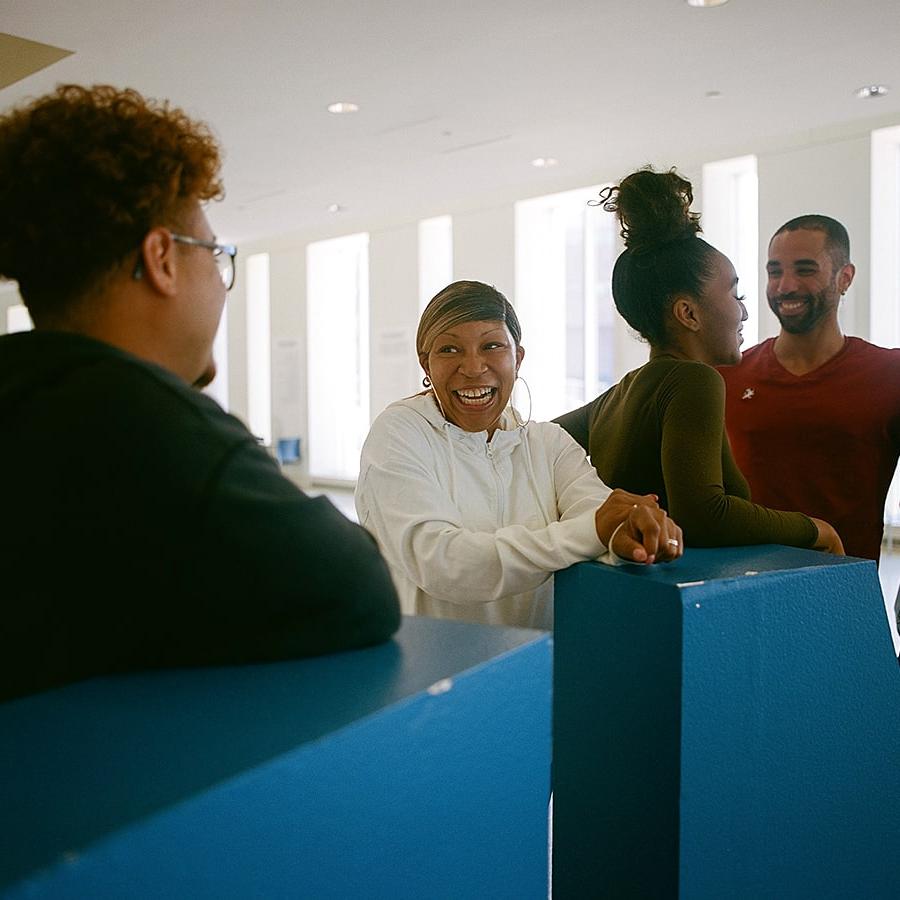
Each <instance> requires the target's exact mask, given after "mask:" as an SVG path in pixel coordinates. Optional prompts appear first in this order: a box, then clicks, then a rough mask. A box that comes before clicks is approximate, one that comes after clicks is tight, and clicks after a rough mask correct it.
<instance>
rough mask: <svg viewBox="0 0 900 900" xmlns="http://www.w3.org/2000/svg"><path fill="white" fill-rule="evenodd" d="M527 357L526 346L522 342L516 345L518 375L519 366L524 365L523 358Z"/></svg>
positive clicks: (517, 372) (517, 371)
mask: <svg viewBox="0 0 900 900" xmlns="http://www.w3.org/2000/svg"><path fill="white" fill-rule="evenodd" d="M523 359H525V348H524V347H523V346H522V345H521V344H517V345H516V375H518V374H519V366H521V365H522V360H523Z"/></svg>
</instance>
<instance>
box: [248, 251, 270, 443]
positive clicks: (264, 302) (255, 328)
mask: <svg viewBox="0 0 900 900" xmlns="http://www.w3.org/2000/svg"><path fill="white" fill-rule="evenodd" d="M270 303H271V300H270V296H269V254H268V253H255V254H254V255H253V256H249V257H248V258H247V418H248V419H249V424H250V431H252V432H253V434H255V435H256V437H257V438H259V439H260V440H261V441H262V443H263V444H265V445H266V446H270V445H271V443H272V345H271V336H270V326H269V319H270Z"/></svg>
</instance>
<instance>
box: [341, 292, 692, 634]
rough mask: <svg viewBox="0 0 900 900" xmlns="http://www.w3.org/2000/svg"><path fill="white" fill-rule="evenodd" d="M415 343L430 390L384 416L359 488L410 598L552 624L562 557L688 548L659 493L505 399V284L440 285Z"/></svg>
mask: <svg viewBox="0 0 900 900" xmlns="http://www.w3.org/2000/svg"><path fill="white" fill-rule="evenodd" d="M416 351H417V353H418V356H419V362H420V363H421V366H422V369H423V370H424V372H425V379H424V384H425V386H426V388H427V390H426V391H425V392H423V393H422V394H418V395H416V396H414V397H408V398H407V399H405V400H401V401H399V402H397V403H394V404H392V405H391V406H389V407H388V408H387V409H386V410H385V411H384V412H383V413H382V414H381V415H380V416H379V417H378V418H377V419H376V420H375V422H374V424H373V425H372V430H371V431H370V432H369V436H368V438H367V439H366V443H365V446H364V447H363V452H362V461H361V465H360V478H359V483H358V487H357V494H356V506H357V511H358V513H359V520H360V522H361V523H362V524H363V525H365V526H366V527H367V528H368V529H369V530H370V531H371V532H372V533H373V534H374V535H375V537H376V538H377V540H378V543H379V546H380V547H381V550H382V553H383V554H384V556H385V558H386V559H387V560H388V563H389V565H390V567H391V573H392V575H393V577H394V581H395V583H396V585H397V587H398V591H399V593H400V595H401V602H402V604H403V608H404V611H405V612H407V613H413V612H414V613H420V614H425V615H434V616H440V617H444V618H455V619H468V620H471V621H479V622H487V623H491V624H504V625H520V626H526V627H536V628H550V627H552V621H553V606H552V599H553V587H552V579H551V575H552V573H553V572H555V571H557V570H558V569H563V568H566V567H567V566H569V565H571V564H572V563H575V562H580V561H581V560H585V559H601V560H602V561H605V562H616V561H623V560H624V561H634V562H640V563H650V562H654V561H657V560H659V561H663V560H669V559H674V558H675V557H677V556H679V555H681V531H680V529H679V528H678V527H677V526H676V525H675V524H674V523H673V522H672V521H671V519H669V518H668V517H667V516H666V515H665V513H663V512H662V510H660V509H659V507H658V504H657V503H656V498H655V497H653V496H639V495H636V494H628V493H626V492H624V491H610V489H609V488H608V487H606V485H604V484H603V483H602V482H601V481H600V479H599V478H598V477H597V474H596V472H595V471H594V470H593V468H592V467H591V466H590V465H589V464H588V462H587V459H586V457H585V453H584V451H583V450H582V449H581V448H580V447H579V446H578V445H577V444H576V443H575V442H574V441H573V440H572V439H571V438H570V437H569V436H568V435H567V434H566V433H565V432H564V431H563V430H562V429H561V428H559V427H558V426H557V425H554V424H552V423H550V422H530V421H528V422H526V421H524V420H523V419H522V417H521V416H520V415H519V414H518V412H517V411H515V410H514V409H512V407H510V406H509V400H510V396H511V394H512V389H513V384H514V383H515V380H516V377H517V374H518V369H519V365H520V364H521V362H522V359H523V358H524V356H525V350H524V348H523V347H522V343H521V331H520V328H519V321H518V318H517V316H516V313H515V311H514V310H513V308H512V306H511V305H510V303H509V302H508V301H507V299H506V298H505V297H504V296H503V295H502V294H501V293H500V292H499V291H497V290H495V289H494V288H492V287H490V286H489V285H486V284H482V283H480V282H477V281H458V282H455V283H454V284H451V285H449V286H448V287H446V288H444V290H442V291H441V292H440V293H438V294H437V295H436V296H435V297H434V299H433V300H432V301H431V302H430V303H429V304H428V306H427V307H426V309H425V311H424V313H423V314H422V319H421V321H420V323H419V329H418V333H417V335H416ZM613 546H614V548H615V553H611V552H610V550H611V549H612V547H613Z"/></svg>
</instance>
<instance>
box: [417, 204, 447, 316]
mask: <svg viewBox="0 0 900 900" xmlns="http://www.w3.org/2000/svg"><path fill="white" fill-rule="evenodd" d="M452 281H453V219H452V218H451V217H450V216H437V217H435V218H433V219H423V220H422V221H421V222H419V311H420V312H421V311H422V310H423V309H425V307H426V306H427V305H428V301H429V300H430V299H431V298H432V297H433V296H434V295H435V294H436V293H437V292H438V291H440V290H441V289H442V288H445V287H447V285H448V284H450V282H452Z"/></svg>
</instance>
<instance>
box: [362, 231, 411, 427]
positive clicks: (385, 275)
mask: <svg viewBox="0 0 900 900" xmlns="http://www.w3.org/2000/svg"><path fill="white" fill-rule="evenodd" d="M418 318H419V228H418V223H416V222H411V223H410V224H408V225H404V226H403V227H402V228H392V229H390V230H388V231H374V232H370V233H369V360H370V370H369V393H370V400H369V410H370V415H371V417H372V418H373V419H374V418H375V417H376V416H377V415H378V413H380V412H381V411H382V410H383V409H384V408H385V407H386V406H387V405H388V404H389V403H393V402H394V400H399V399H400V398H401V397H408V396H410V395H411V394H414V393H416V392H417V391H420V390H422V385H421V378H422V373H421V372H420V371H419V363H418V361H417V359H416V346H415V339H416V323H417V322H418Z"/></svg>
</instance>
